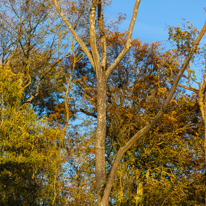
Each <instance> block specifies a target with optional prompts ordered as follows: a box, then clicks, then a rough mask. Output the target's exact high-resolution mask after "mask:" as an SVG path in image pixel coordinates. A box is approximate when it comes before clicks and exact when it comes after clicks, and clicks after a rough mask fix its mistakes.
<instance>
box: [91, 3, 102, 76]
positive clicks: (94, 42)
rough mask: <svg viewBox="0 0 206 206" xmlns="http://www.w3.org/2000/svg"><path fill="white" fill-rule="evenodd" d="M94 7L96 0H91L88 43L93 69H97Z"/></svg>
mask: <svg viewBox="0 0 206 206" xmlns="http://www.w3.org/2000/svg"><path fill="white" fill-rule="evenodd" d="M96 8H97V0H93V1H92V6H91V9H90V44H91V50H92V55H93V57H94V64H95V70H97V67H98V66H99V63H100V58H99V52H98V49H97V41H96V32H95V16H96ZM97 74H98V72H97Z"/></svg>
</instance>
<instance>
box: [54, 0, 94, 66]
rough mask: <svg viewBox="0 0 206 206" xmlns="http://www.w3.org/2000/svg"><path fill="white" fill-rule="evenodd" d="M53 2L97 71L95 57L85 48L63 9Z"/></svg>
mask: <svg viewBox="0 0 206 206" xmlns="http://www.w3.org/2000/svg"><path fill="white" fill-rule="evenodd" d="M53 2H54V5H55V7H56V10H57V12H58V13H59V15H60V16H61V18H62V20H63V21H64V23H65V24H66V25H67V27H68V29H69V31H70V32H71V33H72V35H73V37H74V39H75V40H76V41H77V42H78V43H79V45H80V46H81V48H82V50H83V51H84V53H85V54H86V55H87V57H88V59H89V61H90V63H91V64H92V66H93V68H94V69H95V65H94V61H93V57H92V55H91V53H90V52H89V50H88V49H87V47H86V46H85V44H84V42H83V41H82V40H81V39H80V38H79V36H78V35H77V33H76V32H75V31H74V29H73V27H72V25H71V24H70V23H69V21H68V20H67V18H66V16H65V15H64V13H63V12H62V11H61V8H60V6H59V4H58V2H57V0H53Z"/></svg>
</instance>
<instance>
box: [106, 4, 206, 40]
mask: <svg viewBox="0 0 206 206" xmlns="http://www.w3.org/2000/svg"><path fill="white" fill-rule="evenodd" d="M134 4H135V0H112V5H110V6H109V8H107V9H106V13H107V15H108V16H110V18H114V17H115V16H117V14H118V12H121V13H125V14H127V19H126V21H125V22H124V24H123V25H122V26H121V29H122V30H123V31H124V30H125V29H128V25H129V22H130V19H131V16H132V11H133V6H134ZM204 7H206V2H205V0H142V1H141V3H140V7H139V11H138V14H137V20H136V24H135V27H134V33H133V38H139V39H140V40H142V41H143V42H148V43H151V42H154V41H162V40H167V39H168V32H167V30H166V25H169V26H182V18H184V19H186V21H190V22H193V24H194V26H195V27H197V28H198V29H199V30H200V29H201V28H202V26H203V24H204V21H205V18H206V15H205V11H204V9H203V8H204ZM203 41H204V42H206V38H205V39H204V40H203Z"/></svg>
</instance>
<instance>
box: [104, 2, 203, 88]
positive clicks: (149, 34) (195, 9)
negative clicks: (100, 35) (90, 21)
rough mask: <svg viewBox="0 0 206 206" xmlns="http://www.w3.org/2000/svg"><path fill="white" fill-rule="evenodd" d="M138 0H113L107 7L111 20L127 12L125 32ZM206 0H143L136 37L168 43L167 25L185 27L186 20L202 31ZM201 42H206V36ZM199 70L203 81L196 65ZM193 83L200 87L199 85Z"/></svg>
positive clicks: (122, 29)
mask: <svg viewBox="0 0 206 206" xmlns="http://www.w3.org/2000/svg"><path fill="white" fill-rule="evenodd" d="M134 4H135V0H112V4H111V5H110V6H109V7H108V8H107V9H106V14H107V16H109V17H110V18H111V19H112V18H114V17H115V16H117V14H118V13H119V12H120V13H123V14H126V15H127V19H126V20H125V22H124V23H123V24H122V26H121V28H120V29H121V31H125V30H128V27H129V23H130V20H131V16H132V12H133V7H134ZM204 8H206V0H141V3H140V6H139V11H138V14H137V19H136V23H135V27H134V31H133V36H132V38H138V39H139V40H141V41H142V42H147V43H151V42H155V41H162V45H163V46H166V47H167V46H168V44H167V42H166V41H164V40H168V30H167V26H180V27H182V19H185V20H186V21H190V22H192V23H193V25H194V27H197V28H198V29H199V30H201V28H202V26H203V25H204V22H205V20H206V12H205V10H204ZM201 43H203V44H206V35H205V37H204V38H203V39H202V41H201ZM191 68H192V69H194V70H195V71H196V75H197V80H198V81H201V80H202V75H201V73H199V72H198V71H199V69H200V68H197V67H195V66H194V65H192V67H191ZM192 86H195V87H197V85H196V84H192Z"/></svg>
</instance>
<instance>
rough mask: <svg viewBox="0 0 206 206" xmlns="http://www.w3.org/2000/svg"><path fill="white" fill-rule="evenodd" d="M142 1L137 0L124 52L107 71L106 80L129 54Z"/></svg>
mask: <svg viewBox="0 0 206 206" xmlns="http://www.w3.org/2000/svg"><path fill="white" fill-rule="evenodd" d="M140 1H141V0H136V3H135V6H134V10H133V14H132V19H131V22H130V25H129V30H128V35H127V41H126V44H125V46H124V48H123V49H122V51H121V52H120V54H119V56H118V57H117V58H116V59H115V61H114V62H113V63H112V64H111V65H110V66H109V68H108V69H107V71H106V78H107V79H108V78H109V76H110V74H111V73H112V71H113V70H114V69H115V67H116V66H117V65H118V64H119V62H120V61H121V60H122V58H123V57H124V56H125V54H126V53H127V52H128V50H129V49H130V47H131V38H132V32H133V28H134V24H135V21H136V18H137V12H138V8H139V4H140Z"/></svg>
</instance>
